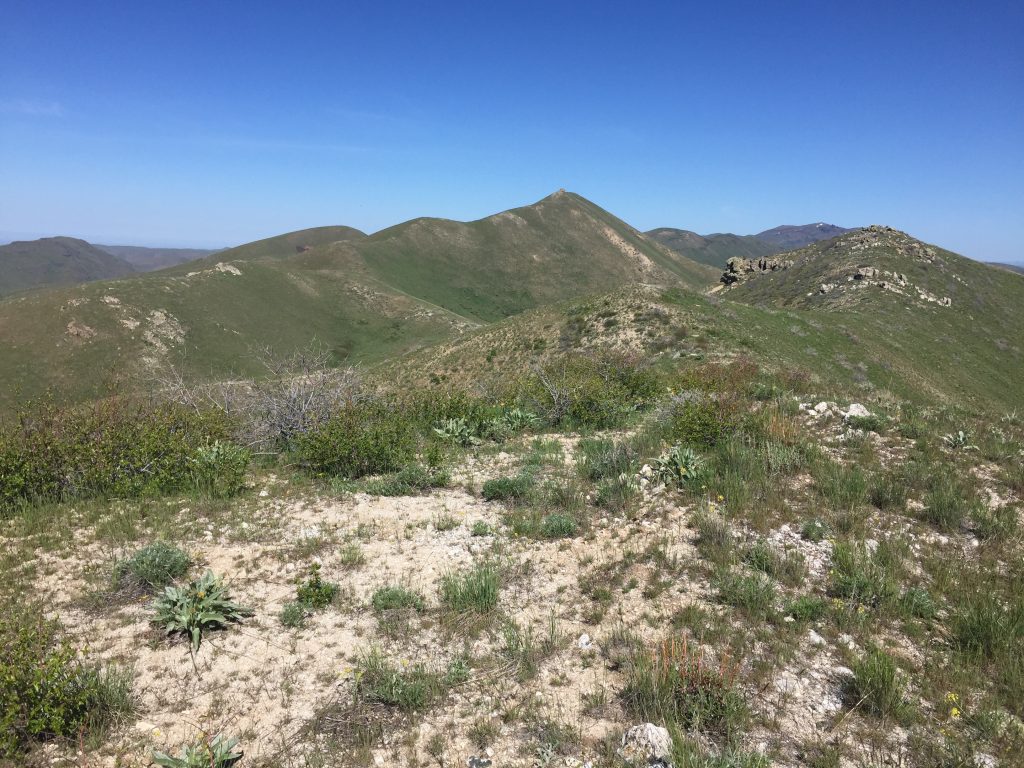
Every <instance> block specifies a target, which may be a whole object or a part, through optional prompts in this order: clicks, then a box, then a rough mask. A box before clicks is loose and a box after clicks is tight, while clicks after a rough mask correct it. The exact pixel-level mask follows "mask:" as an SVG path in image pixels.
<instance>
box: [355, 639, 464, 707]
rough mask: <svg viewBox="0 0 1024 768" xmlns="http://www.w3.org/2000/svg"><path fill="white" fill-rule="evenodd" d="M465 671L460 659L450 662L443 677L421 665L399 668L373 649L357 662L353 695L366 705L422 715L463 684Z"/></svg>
mask: <svg viewBox="0 0 1024 768" xmlns="http://www.w3.org/2000/svg"><path fill="white" fill-rule="evenodd" d="M466 672H467V670H466V668H465V664H464V662H462V661H461V660H456V661H454V662H452V663H451V664H450V665H449V666H448V669H447V670H446V671H445V672H444V673H443V674H441V673H438V672H433V671H431V670H428V669H427V668H426V667H425V666H424V665H423V664H414V665H411V666H409V667H406V668H400V667H397V666H395V665H394V664H392V663H391V662H390V661H388V660H387V659H385V658H384V656H383V655H382V654H381V653H380V651H378V650H377V649H373V650H371V651H370V652H369V653H367V654H365V655H364V656H363V657H362V658H361V659H360V660H359V675H358V676H357V680H358V683H357V685H356V694H357V695H358V696H359V697H361V698H362V699H364V700H365V701H368V702H373V703H377V704H385V705H387V706H391V707H397V708H398V709H401V710H404V711H406V712H422V711H423V710H425V709H426V708H427V707H429V706H430V705H431V704H432V703H434V701H436V700H437V699H439V698H440V697H442V696H443V695H444V694H445V693H446V692H447V690H448V689H449V688H450V687H451V686H453V685H456V684H458V683H460V682H462V681H463V680H464V679H465V677H466Z"/></svg>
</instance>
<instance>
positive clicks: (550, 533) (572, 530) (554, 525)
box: [541, 513, 579, 539]
mask: <svg viewBox="0 0 1024 768" xmlns="http://www.w3.org/2000/svg"><path fill="white" fill-rule="evenodd" d="M578 530H579V525H578V524H577V523H576V520H575V519H573V518H572V517H570V516H569V515H563V514H559V513H554V514H551V515H547V516H546V517H545V518H544V521H543V522H542V523H541V533H542V534H543V536H544V538H546V539H566V538H569V537H570V536H575V535H576V533H577V531H578Z"/></svg>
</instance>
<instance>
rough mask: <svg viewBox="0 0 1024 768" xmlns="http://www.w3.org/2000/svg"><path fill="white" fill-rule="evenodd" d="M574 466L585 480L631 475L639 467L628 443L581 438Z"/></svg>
mask: <svg viewBox="0 0 1024 768" xmlns="http://www.w3.org/2000/svg"><path fill="white" fill-rule="evenodd" d="M578 450H579V455H578V458H577V461H576V466H577V468H578V469H579V472H580V474H581V475H582V476H583V477H584V478H585V479H587V480H591V481H598V480H603V479H605V478H612V477H618V476H619V475H631V474H633V473H635V472H636V470H637V468H638V467H639V460H638V456H637V454H636V451H635V450H634V449H633V447H632V446H631V445H630V444H629V443H625V442H621V441H614V440H589V439H588V440H581V441H580V444H579V449H578Z"/></svg>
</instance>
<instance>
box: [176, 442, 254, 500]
mask: <svg viewBox="0 0 1024 768" xmlns="http://www.w3.org/2000/svg"><path fill="white" fill-rule="evenodd" d="M249 459H250V453H249V450H248V449H247V448H243V447H242V446H240V445H235V444H234V443H229V442H223V441H220V440H214V441H213V442H212V443H209V444H207V445H201V446H199V447H198V448H197V449H196V451H195V453H194V454H193V455H192V456H191V457H190V458H189V461H190V462H191V467H192V482H193V483H194V484H195V488H196V490H197V491H198V492H199V493H201V494H203V495H204V496H208V497H209V498H213V499H226V498H229V497H231V496H234V495H235V494H237V493H238V492H239V491H240V490H242V488H243V487H245V473H246V471H247V470H248V468H249Z"/></svg>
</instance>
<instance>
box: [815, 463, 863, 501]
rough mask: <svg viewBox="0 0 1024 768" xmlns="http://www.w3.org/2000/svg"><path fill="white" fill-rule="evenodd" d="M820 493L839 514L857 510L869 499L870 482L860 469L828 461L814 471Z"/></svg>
mask: <svg viewBox="0 0 1024 768" xmlns="http://www.w3.org/2000/svg"><path fill="white" fill-rule="evenodd" d="M814 482H815V485H816V486H817V487H818V491H819V492H820V493H821V495H822V496H824V497H825V498H826V499H827V500H828V501H829V503H830V504H831V505H832V508H833V509H834V510H836V511H837V512H848V511H852V510H855V509H857V508H858V507H859V506H861V505H862V504H863V503H864V500H865V499H866V498H867V491H868V481H867V478H866V477H865V476H864V472H863V471H862V470H861V468H860V467H857V466H853V467H845V466H843V465H842V464H839V463H837V462H834V461H826V462H824V463H822V464H820V465H819V466H818V467H816V468H815V470H814Z"/></svg>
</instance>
